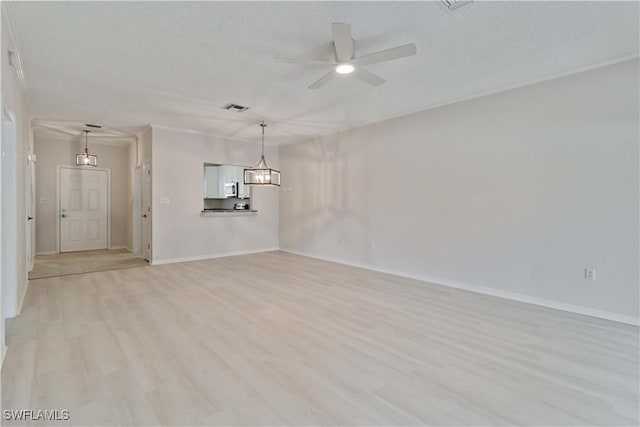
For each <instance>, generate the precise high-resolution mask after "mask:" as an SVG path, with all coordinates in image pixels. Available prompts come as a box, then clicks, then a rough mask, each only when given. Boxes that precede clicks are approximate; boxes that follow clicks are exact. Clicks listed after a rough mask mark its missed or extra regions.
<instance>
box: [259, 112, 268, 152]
mask: <svg viewBox="0 0 640 427" xmlns="http://www.w3.org/2000/svg"><path fill="white" fill-rule="evenodd" d="M260 126H262V157H264V128H266V127H267V124H266V123H265V122H264V120H263V121H262V122H261V123H260Z"/></svg>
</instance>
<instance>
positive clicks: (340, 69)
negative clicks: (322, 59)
mask: <svg viewBox="0 0 640 427" xmlns="http://www.w3.org/2000/svg"><path fill="white" fill-rule="evenodd" d="M353 70H355V67H354V66H353V65H351V64H338V65H337V66H336V73H338V74H350V73H353Z"/></svg>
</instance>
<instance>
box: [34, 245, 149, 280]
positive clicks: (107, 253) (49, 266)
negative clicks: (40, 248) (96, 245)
mask: <svg viewBox="0 0 640 427" xmlns="http://www.w3.org/2000/svg"><path fill="white" fill-rule="evenodd" d="M143 265H148V262H147V261H145V260H144V259H142V258H140V256H139V255H136V254H134V253H131V252H129V251H128V250H126V249H101V250H96V251H77V252H63V253H59V254H49V255H36V257H35V260H34V263H33V270H31V271H30V272H29V279H31V280H33V279H42V278H45V277H54V276H67V275H69V274H79V273H90V272H94V271H105V270H118V269H120V268H130V267H140V266H143Z"/></svg>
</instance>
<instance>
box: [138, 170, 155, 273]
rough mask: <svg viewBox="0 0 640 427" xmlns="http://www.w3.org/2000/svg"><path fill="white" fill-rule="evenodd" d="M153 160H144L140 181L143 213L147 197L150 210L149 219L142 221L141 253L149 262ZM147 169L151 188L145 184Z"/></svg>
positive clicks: (150, 258)
mask: <svg viewBox="0 0 640 427" xmlns="http://www.w3.org/2000/svg"><path fill="white" fill-rule="evenodd" d="M151 166H152V164H151V160H145V161H144V162H142V177H141V178H142V179H141V181H140V187H141V190H142V191H141V197H140V203H141V204H142V209H141V211H142V214H144V213H145V206H144V201H145V199H146V200H148V202H149V206H148V207H149V210H148V211H146V214H147V215H148V216H147V219H146V221H142V227H141V233H142V235H141V243H142V245H141V246H142V247H141V253H140V255H141V256H142V258H143V259H146V260H147V261H148V262H149V264H152V262H153V179H152V178H153V170H152V169H151ZM145 170H146V171H148V175H149V188H147V187H146V185H145ZM145 227H148V228H147V233H146V234H147V238H148V239H149V240H148V242H146V243H147V245H148V247H147V250H146V251H145V248H144V245H145V240H144V236H145V231H144V229H145ZM147 254H148V256H147V258H145V255H147Z"/></svg>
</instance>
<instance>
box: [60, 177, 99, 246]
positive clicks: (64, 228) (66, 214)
mask: <svg viewBox="0 0 640 427" xmlns="http://www.w3.org/2000/svg"><path fill="white" fill-rule="evenodd" d="M59 171H60V191H59V193H58V194H59V198H60V202H59V206H60V212H59V215H60V216H59V219H60V252H70V251H87V250H94V249H106V248H107V246H108V231H109V230H108V227H109V226H108V217H109V206H108V201H109V171H108V170H106V169H85V168H70V167H60V169H59Z"/></svg>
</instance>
